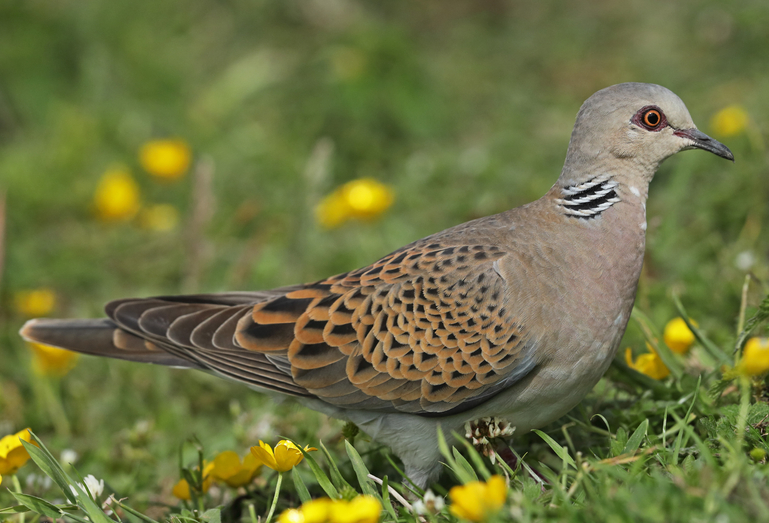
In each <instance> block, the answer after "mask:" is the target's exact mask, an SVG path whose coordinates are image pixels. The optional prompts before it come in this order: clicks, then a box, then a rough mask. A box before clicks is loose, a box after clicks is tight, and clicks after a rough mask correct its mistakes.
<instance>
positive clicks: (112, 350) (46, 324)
mask: <svg viewBox="0 0 769 523" xmlns="http://www.w3.org/2000/svg"><path fill="white" fill-rule="evenodd" d="M19 334H21V336H22V337H23V338H24V339H25V340H27V341H31V342H35V343H42V344H44V345H51V346H53V347H59V348H62V349H66V350H71V351H74V352H80V353H82V354H92V355H94V356H106V357H108V358H117V359H121V360H128V361H136V362H142V363H156V364H159V365H168V366H172V367H188V368H201V367H200V365H198V364H196V363H194V362H192V361H189V360H186V359H183V358H180V357H178V356H174V355H173V354H169V353H168V352H166V351H164V350H159V349H158V348H157V347H156V346H153V345H148V344H146V343H145V342H144V340H143V339H142V338H140V337H138V336H134V335H133V334H130V333H128V332H126V331H124V330H121V329H119V328H118V327H117V325H116V324H115V323H114V322H113V321H111V320H108V319H96V320H54V319H36V320H30V321H28V322H27V323H25V324H24V327H22V329H21V331H19Z"/></svg>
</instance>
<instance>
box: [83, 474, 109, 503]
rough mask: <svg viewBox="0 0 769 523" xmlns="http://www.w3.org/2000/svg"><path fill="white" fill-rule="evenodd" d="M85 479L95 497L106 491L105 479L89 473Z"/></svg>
mask: <svg viewBox="0 0 769 523" xmlns="http://www.w3.org/2000/svg"><path fill="white" fill-rule="evenodd" d="M83 481H84V482H85V486H86V487H88V491H89V492H90V493H91V495H92V496H93V497H94V498H98V497H99V496H101V494H102V492H104V480H103V479H96V478H95V477H94V476H93V474H88V475H87V476H86V477H85V479H84V480H83Z"/></svg>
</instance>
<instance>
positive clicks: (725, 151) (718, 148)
mask: <svg viewBox="0 0 769 523" xmlns="http://www.w3.org/2000/svg"><path fill="white" fill-rule="evenodd" d="M673 134H675V135H676V136H680V137H681V138H686V139H687V140H689V141H691V143H690V144H689V145H688V146H687V147H686V149H690V148H697V149H704V150H706V151H710V152H711V153H713V154H715V155H716V156H720V157H721V158H726V159H727V160H731V161H734V155H733V154H732V151H730V150H729V148H728V147H727V146H725V145H724V144H722V143H721V142H719V141H717V140H714V139H713V138H711V137H710V136H708V135H707V134H705V133H703V132H702V131H700V130H699V129H677V130H675V131H673Z"/></svg>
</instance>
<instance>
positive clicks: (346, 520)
mask: <svg viewBox="0 0 769 523" xmlns="http://www.w3.org/2000/svg"><path fill="white" fill-rule="evenodd" d="M330 509H331V510H330V511H329V521H330V522H331V523H377V522H378V521H379V516H380V514H381V513H382V504H381V503H379V500H378V499H376V498H375V497H373V496H365V495H360V496H356V497H354V498H353V499H352V500H350V501H344V500H339V501H335V502H334V503H332V504H331V507H330ZM316 521H317V520H316ZM308 523H309V522H308Z"/></svg>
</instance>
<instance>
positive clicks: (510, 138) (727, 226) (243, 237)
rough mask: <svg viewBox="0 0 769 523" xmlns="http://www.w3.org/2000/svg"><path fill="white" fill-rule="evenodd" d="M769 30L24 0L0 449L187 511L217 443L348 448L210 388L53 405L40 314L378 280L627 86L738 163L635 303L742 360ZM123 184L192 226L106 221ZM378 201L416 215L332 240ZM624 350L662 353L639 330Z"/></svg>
mask: <svg viewBox="0 0 769 523" xmlns="http://www.w3.org/2000/svg"><path fill="white" fill-rule="evenodd" d="M768 27H769V3H768V2H766V0H747V1H743V2H719V1H695V0H682V1H677V2H669V1H666V2H663V1H652V2H646V1H640V0H636V1H630V2H610V1H605V0H599V1H596V0H590V1H587V0H581V1H575V2H565V1H555V0H538V1H527V2H522V1H519V2H512V1H503V0H475V1H457V0H429V1H418V2H407V1H389V2H364V1H354V0H253V1H249V2H247V1H242V0H229V1H212V0H195V1H189V0H187V1H181V0H169V1H164V2H153V1H148V0H134V1H131V2H126V1H116V0H94V1H89V2H76V1H71V0H66V1H51V0H24V1H22V0H3V1H2V2H0V190H2V191H5V192H6V194H7V202H6V207H7V208H6V216H5V222H6V223H5V229H6V231H5V232H6V234H5V242H4V246H5V263H4V266H3V269H2V281H1V282H0V436H1V435H3V434H7V433H10V432H11V431H12V430H20V429H21V428H24V427H26V426H31V427H32V428H33V430H35V431H36V432H37V433H38V434H40V435H42V436H44V437H45V438H47V441H50V442H51V443H50V445H49V446H51V447H52V448H59V449H61V448H73V449H74V450H76V451H77V452H78V453H79V454H80V455H81V460H83V461H82V462H81V463H82V467H81V468H82V469H85V470H88V472H93V473H94V474H97V475H100V477H109V478H111V481H112V482H113V483H114V484H116V487H119V488H120V489H121V491H122V492H126V493H131V492H132V491H133V490H138V489H140V488H141V487H142V486H146V485H157V484H160V483H163V485H165V486H164V488H166V491H167V490H168V489H170V485H171V484H172V482H173V481H175V476H174V475H175V474H176V468H175V467H176V461H175V460H176V456H177V451H178V448H179V446H180V445H181V443H182V442H183V441H184V440H185V439H187V438H189V437H190V436H192V435H193V434H195V435H197V436H198V437H199V438H200V440H201V441H204V443H205V444H206V446H207V447H210V448H212V449H214V450H217V449H223V448H232V447H236V446H237V445H241V446H242V445H247V444H253V443H254V438H258V437H263V438H264V437H269V438H271V439H275V438H276V435H277V434H289V435H292V436H294V437H297V438H302V437H304V438H305V439H307V440H308V441H309V439H310V437H312V438H317V437H326V438H333V437H336V436H337V435H338V431H339V425H338V424H337V423H336V422H333V421H329V420H326V419H324V418H321V417H313V416H309V415H307V414H306V411H304V410H302V409H299V408H294V407H291V408H289V409H286V408H281V410H280V414H275V413H273V414H269V415H267V416H266V417H265V416H261V415H260V409H261V408H262V407H263V406H265V404H266V403H269V402H270V401H271V400H269V399H266V398H265V397H263V396H260V395H257V394H253V393H250V392H249V391H248V390H247V389H245V388H243V387H240V386H237V385H233V384H228V383H226V382H224V381H221V380H217V379H215V378H212V377H209V376H206V375H204V374H202V373H192V372H186V373H185V372H179V371H169V370H167V369H157V368H154V367H145V366H138V365H131V364H128V363H121V362H106V361H101V360H98V359H95V358H82V359H81V360H80V362H79V363H78V365H77V367H76V368H75V369H74V370H73V371H72V372H71V373H70V374H69V375H67V376H66V377H65V378H63V379H61V380H60V381H59V380H55V379H49V378H45V379H41V378H39V377H37V376H36V375H35V374H34V373H33V372H32V371H31V370H30V365H29V360H30V355H29V351H28V350H27V348H26V347H25V345H24V344H23V342H22V341H21V340H20V339H19V338H18V336H17V334H16V332H17V330H18V329H19V327H20V326H21V325H22V323H23V321H24V320H25V319H26V318H25V316H24V314H22V313H21V312H20V311H19V310H17V307H15V305H14V304H15V298H14V297H15V296H17V295H18V293H19V292H21V291H24V290H28V289H35V288H41V287H45V288H50V289H52V290H53V291H54V292H55V294H56V298H57V299H56V306H55V309H54V310H53V311H52V312H51V315H52V316H57V317H76V316H90V317H95V316H99V315H100V314H101V308H102V305H103V303H104V302H106V301H108V300H110V299H115V298H119V297H124V296H145V295H153V294H177V293H181V292H197V291H205V292H215V291H223V290H247V289H262V288H269V287H274V286H280V285H287V284H291V283H297V282H302V281H310V280H313V279H316V278H322V277H325V276H328V275H330V274H333V273H338V272H342V271H345V270H349V269H353V268H357V267H359V266H362V265H364V264H367V263H370V262H372V261H374V260H376V259H377V258H378V257H380V256H382V255H384V254H386V253H388V252H390V251H392V250H394V249H396V248H398V247H400V246H401V245H403V244H405V243H408V242H410V241H413V240H415V239H418V238H420V237H423V236H425V235H428V234H430V233H433V232H436V231H439V230H441V229H444V228H446V227H450V226H452V225H455V224H457V223H460V222H463V221H466V220H469V219H472V218H477V217H480V216H484V215H488V214H493V213H496V212H500V211H503V210H506V209H508V208H511V207H515V206H518V205H521V204H524V203H526V202H528V201H531V200H533V199H536V198H538V197H540V196H541V195H542V194H544V193H545V192H546V190H547V189H548V188H549V187H550V186H551V185H552V183H553V182H554V181H555V179H556V178H557V176H558V174H559V172H560V168H561V165H562V162H563V158H564V155H565V151H566V146H567V144H568V140H569V135H570V132H571V127H572V124H573V122H574V117H575V115H576V112H577V110H578V109H579V106H580V105H581V103H582V102H583V101H584V100H585V99H586V98H587V97H588V96H590V95H591V94H592V93H593V92H595V91H597V90H598V89H601V88H603V87H606V86H608V85H612V84H615V83H619V82H625V81H640V82H652V83H658V84H661V85H664V86H666V87H668V88H670V89H672V90H673V91H674V92H676V93H677V94H678V95H679V96H681V98H682V99H683V100H684V101H685V102H686V104H687V105H688V107H689V110H690V112H691V114H692V116H693V118H694V121H695V122H697V123H698V125H699V127H700V129H702V130H703V131H705V132H708V133H710V134H712V135H713V136H714V137H715V138H717V139H720V140H722V141H724V142H725V143H726V144H727V145H728V146H729V147H730V148H731V149H732V151H733V152H734V154H735V157H736V158H737V161H736V163H735V164H734V165H732V164H730V163H728V162H725V161H722V160H720V159H718V158H715V157H713V156H712V155H708V154H706V153H703V152H686V153H684V154H681V155H679V156H677V157H675V158H673V159H671V160H669V161H668V162H666V163H665V164H664V165H663V166H662V168H661V169H660V171H659V173H658V175H657V177H656V179H655V180H654V182H653V184H652V186H651V194H650V198H649V204H648V222H649V230H648V235H647V236H648V242H647V258H646V264H645V269H644V274H643V277H642V281H641V286H640V288H639V299H638V302H637V305H638V306H639V307H640V308H641V309H642V310H643V311H644V312H646V314H648V315H649V316H650V317H651V318H652V319H653V320H654V321H655V322H656V323H657V325H658V326H659V327H661V326H662V325H664V323H665V322H666V321H667V320H669V319H670V318H671V317H672V316H673V315H674V308H673V305H672V302H671V300H670V293H671V292H672V291H676V292H678V293H679V294H680V295H681V296H682V299H683V301H684V303H685V304H686V306H687V307H688V309H689V312H690V314H691V315H692V317H693V318H696V319H697V321H698V322H699V323H700V325H701V326H703V327H704V328H706V329H707V330H708V332H709V333H710V334H711V335H712V337H713V338H715V339H716V340H718V341H721V342H723V341H725V340H729V339H730V338H731V337H732V336H733V335H734V326H735V317H736V315H737V311H738V308H739V297H740V290H741V287H742V284H743V280H744V277H745V274H746V273H748V272H751V273H752V274H753V275H754V276H755V283H754V284H753V287H752V289H754V290H755V291H751V292H752V293H751V298H750V300H751V301H750V302H751V303H753V304H755V303H756V301H757V299H758V297H760V296H761V295H762V294H763V293H762V292H761V289H762V288H764V289H765V287H766V285H765V282H766V278H767V277H769V230H767V227H765V222H766V220H767V202H768V201H769V159H768V158H767V149H766V140H767V131H768V127H769V117H768V116H767V115H769V55H768V54H767V50H768V49H769V31H768V30H767V28H768ZM732 105H737V106H739V107H741V108H742V109H744V111H745V112H746V113H747V115H748V117H749V118H748V122H747V126H746V127H745V128H744V129H742V130H740V131H739V132H736V133H733V134H732V135H731V136H723V135H722V134H723V133H722V134H721V135H720V134H719V129H714V128H713V127H712V126H711V123H710V122H711V120H712V118H713V117H714V116H715V115H716V114H717V113H718V112H719V111H720V110H722V109H723V108H725V107H727V106H732ZM165 137H179V138H182V139H183V140H185V141H186V142H187V143H188V144H189V145H190V147H191V150H192V152H193V155H194V159H193V163H194V165H193V167H192V169H191V172H190V173H189V174H188V175H187V176H186V177H185V178H183V179H182V180H179V181H176V182H173V183H171V182H168V183H159V182H158V181H156V180H154V179H152V178H151V177H150V176H149V175H148V174H147V173H145V172H144V171H143V170H142V168H141V167H140V165H139V161H138V157H137V154H138V151H139V148H140V147H141V146H142V145H143V144H144V143H146V142H147V141H149V140H152V139H155V138H165ZM116 164H121V165H125V166H127V167H128V168H129V169H130V170H131V172H132V173H133V175H134V177H135V178H136V180H137V182H138V184H139V185H140V187H141V191H142V201H143V202H145V203H148V204H150V203H155V204H157V203H164V204H171V205H173V206H174V207H175V208H177V209H178V210H179V213H180V216H181V220H180V223H179V225H178V226H177V227H175V228H173V229H172V230H170V231H165V232H158V231H152V230H146V229H144V228H142V227H140V226H138V224H137V222H136V220H130V221H126V222H122V223H104V222H103V221H100V220H98V219H97V218H96V217H95V215H94V209H93V194H94V190H95V187H96V185H97V183H98V181H99V179H100V177H101V176H102V174H103V173H104V172H105V171H106V170H107V169H109V168H110V167H111V166H114V165H116ZM201 170H205V171H207V172H213V176H212V181H211V184H210V187H209V188H208V189H206V188H207V186H206V185H205V183H202V184H201V182H197V187H198V189H200V188H201V187H202V188H203V189H206V190H208V191H210V194H211V196H212V198H211V199H210V201H206V199H205V198H202V199H201V198H199V197H198V198H197V199H196V197H195V188H196V181H195V180H196V179H202V178H201V177H199V176H198V177H196V175H195V172H200V171H201ZM363 177H371V178H375V179H377V180H379V181H380V182H382V183H385V184H387V185H389V186H391V187H392V189H393V191H394V194H395V202H394V204H393V206H392V207H391V208H390V210H389V211H387V212H386V213H385V214H383V215H382V216H380V217H379V218H378V219H376V220H371V221H365V222H362V221H353V222H349V223H347V224H344V225H343V226H340V227H337V228H333V229H325V228H323V227H320V226H319V225H318V224H317V223H316V222H315V219H314V215H313V208H314V207H315V205H316V204H317V203H318V202H319V201H320V199H321V198H322V197H323V195H325V194H328V193H329V192H331V191H333V190H334V189H335V188H336V187H338V186H339V185H341V184H343V183H345V182H347V181H350V180H353V179H357V178H363ZM195 202H197V204H198V210H197V211H196V204H195ZM201 206H202V209H203V211H201V210H200V209H201ZM753 292H754V294H753ZM625 346H632V347H634V348H637V349H640V348H642V347H643V341H642V337H641V335H640V333H639V332H638V330H637V329H636V328H634V327H631V329H629V331H628V334H627V336H626V340H625V342H624V345H623V346H622V347H623V348H624V347H625ZM57 412H59V414H56V413H57ZM62 413H63V414H64V415H63V416H62ZM57 416H58V419H57ZM310 435H312V436H310ZM148 464H151V465H153V466H152V467H149V466H147V465H148ZM79 466H80V465H79ZM169 482H170V483H169ZM145 496H148V494H145Z"/></svg>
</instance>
